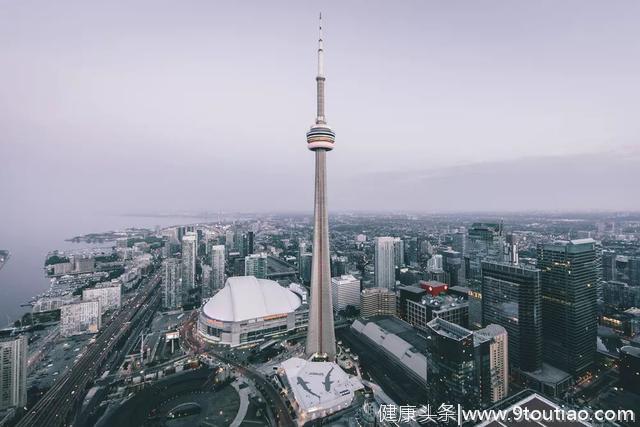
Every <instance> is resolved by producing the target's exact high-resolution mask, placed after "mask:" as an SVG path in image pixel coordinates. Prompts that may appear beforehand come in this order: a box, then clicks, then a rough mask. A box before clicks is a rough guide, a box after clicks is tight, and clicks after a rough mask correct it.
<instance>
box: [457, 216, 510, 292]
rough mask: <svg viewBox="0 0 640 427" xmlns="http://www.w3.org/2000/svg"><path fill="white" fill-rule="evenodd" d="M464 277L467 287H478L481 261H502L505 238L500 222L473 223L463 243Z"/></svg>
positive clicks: (480, 275)
mask: <svg viewBox="0 0 640 427" xmlns="http://www.w3.org/2000/svg"><path fill="white" fill-rule="evenodd" d="M464 254H465V267H466V271H465V278H466V279H467V283H468V285H469V287H471V288H472V289H479V288H480V282H481V280H482V265H481V263H482V261H504V258H505V238H504V233H503V230H502V223H483V222H476V223H474V224H473V225H472V226H471V227H470V228H469V231H468V234H467V241H466V243H465V253H464Z"/></svg>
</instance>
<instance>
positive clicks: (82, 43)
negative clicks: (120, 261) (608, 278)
mask: <svg viewBox="0 0 640 427" xmlns="http://www.w3.org/2000/svg"><path fill="white" fill-rule="evenodd" d="M319 7H320V6H319V3H318V2H306V1H303V2H301V1H290V2H272V1H269V2H265V1H256V2H240V1H238V2H231V1H224V2H222V1H221V2H214V1H157V0H156V1H149V2H143V1H122V2H119V1H114V0H112V1H106V2H86V1H78V2H72V1H59V2H58V1H56V2H52V1H28V0H21V1H0V178H1V179H2V183H1V186H0V209H1V210H2V214H3V215H6V217H7V218H9V219H13V220H16V219H20V218H23V217H24V215H26V213H31V212H39V213H40V214H42V213H43V212H46V213H47V215H53V216H55V215H60V216H62V215H66V214H68V213H69V212H73V213H76V214H77V213H80V214H88V213H92V212H111V213H133V212H136V213H140V212H159V211H162V212H175V211H198V210H203V209H207V210H212V211H227V212H229V211H266V210H269V211H279V210H280V211H282V210H299V211H309V212H311V211H312V198H313V155H312V153H311V152H309V151H308V150H307V149H306V141H305V132H306V131H307V129H308V127H309V125H310V124H311V123H312V122H313V119H314V113H315V105H314V100H315V98H314V95H315V94H314V91H315V81H314V76H315V66H316V65H315V61H316V56H315V55H316V53H315V49H316V39H317V15H318V11H319ZM321 7H322V10H323V17H324V21H325V22H324V27H325V47H326V74H327V118H328V121H329V123H330V124H331V125H332V126H333V128H334V130H335V131H336V134H337V140H336V149H335V150H334V151H332V152H331V153H330V155H329V159H328V161H329V204H330V209H331V210H414V211H415V210H417V211H425V212H434V211H438V212H441V211H458V210H474V211H478V210H501V209H508V210H526V209H554V210H563V209H567V210H570V209H571V210H572V209H580V210H585V209H587V210H588V209H598V210H602V209H607V210H614V209H640V190H638V183H639V182H640V149H639V147H640V139H639V135H640V24H639V22H640V2H637V1H615V2H602V1H584V0H581V1H535V2H522V1H521V2H513V1H468V2H435V1H429V2H427V1H402V2H396V1H393V2H392V1H385V2H371V1H366V2H365V1H361V2H355V1H354V2H345V1H335V2H322V4H321Z"/></svg>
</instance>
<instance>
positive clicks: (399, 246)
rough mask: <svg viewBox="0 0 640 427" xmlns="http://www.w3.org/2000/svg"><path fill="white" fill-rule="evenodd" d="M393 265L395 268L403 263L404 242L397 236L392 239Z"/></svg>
mask: <svg viewBox="0 0 640 427" xmlns="http://www.w3.org/2000/svg"><path fill="white" fill-rule="evenodd" d="M393 265H394V267H396V268H400V267H402V266H403V265H404V242H403V241H402V239H401V238H399V237H395V238H394V239H393ZM394 274H395V273H394ZM394 281H395V278H394Z"/></svg>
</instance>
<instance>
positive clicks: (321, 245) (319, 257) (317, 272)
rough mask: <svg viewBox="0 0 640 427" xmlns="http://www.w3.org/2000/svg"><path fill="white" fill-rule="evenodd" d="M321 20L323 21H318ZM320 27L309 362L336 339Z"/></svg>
mask: <svg viewBox="0 0 640 427" xmlns="http://www.w3.org/2000/svg"><path fill="white" fill-rule="evenodd" d="M321 19H322V17H321ZM323 54H324V52H323V46H322V25H321V26H320V37H319V40H318V76H317V77H316V82H317V91H318V93H317V98H316V102H317V114H316V122H315V124H314V125H313V126H312V127H311V129H310V130H309V132H307V146H308V148H309V149H310V150H312V151H315V156H316V172H315V196H314V211H313V218H314V220H313V253H312V265H311V307H310V310H309V329H308V332H307V347H306V354H307V356H308V357H310V358H312V359H322V360H331V361H333V360H334V359H335V356H336V338H335V331H334V325H333V302H332V301H331V268H330V264H329V263H330V256H329V215H328V214H327V165H326V161H327V152H328V151H330V150H331V149H333V144H334V142H335V134H334V133H333V131H332V130H331V128H330V127H329V126H328V125H327V122H326V118H325V115H324V83H325V77H324V63H323V62H324V61H323Z"/></svg>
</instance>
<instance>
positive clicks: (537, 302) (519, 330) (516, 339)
mask: <svg viewBox="0 0 640 427" xmlns="http://www.w3.org/2000/svg"><path fill="white" fill-rule="evenodd" d="M541 304H542V302H541V293H540V270H538V269H537V268H533V267H529V266H525V265H518V264H510V263H503V262H492V261H483V262H482V324H483V325H488V324H491V323H495V324H497V325H500V326H502V327H504V328H505V329H506V330H507V332H508V333H509V362H510V363H511V365H512V366H513V367H516V368H519V369H520V370H522V371H529V372H531V371H536V370H538V369H540V368H541V367H542V312H541V310H542V309H541Z"/></svg>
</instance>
